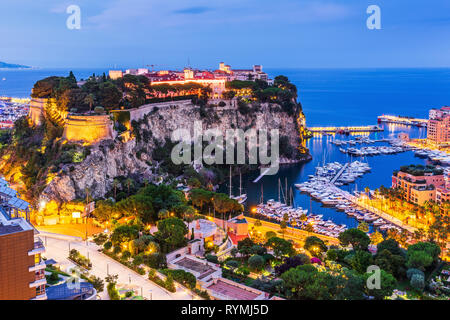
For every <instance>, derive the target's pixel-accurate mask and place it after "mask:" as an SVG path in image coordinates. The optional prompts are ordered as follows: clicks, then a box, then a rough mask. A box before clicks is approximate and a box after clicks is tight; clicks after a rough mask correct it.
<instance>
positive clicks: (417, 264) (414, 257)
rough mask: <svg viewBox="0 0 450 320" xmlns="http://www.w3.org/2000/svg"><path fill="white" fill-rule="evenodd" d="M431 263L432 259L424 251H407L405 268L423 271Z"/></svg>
mask: <svg viewBox="0 0 450 320" xmlns="http://www.w3.org/2000/svg"><path fill="white" fill-rule="evenodd" d="M432 263H433V257H432V256H430V255H429V254H428V253H427V252H425V251H411V252H410V251H408V260H407V262H406V267H408V268H416V269H420V270H422V271H423V270H425V269H426V268H427V267H429V266H430V265H431V264H432Z"/></svg>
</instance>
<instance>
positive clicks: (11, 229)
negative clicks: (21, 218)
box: [0, 223, 23, 236]
mask: <svg viewBox="0 0 450 320" xmlns="http://www.w3.org/2000/svg"><path fill="white" fill-rule="evenodd" d="M20 231H23V229H22V227H21V226H20V225H3V224H1V223H0V235H1V236H2V235H5V234H10V233H15V232H20Z"/></svg>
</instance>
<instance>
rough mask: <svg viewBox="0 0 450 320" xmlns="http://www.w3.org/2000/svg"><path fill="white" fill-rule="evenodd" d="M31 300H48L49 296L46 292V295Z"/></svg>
mask: <svg viewBox="0 0 450 320" xmlns="http://www.w3.org/2000/svg"><path fill="white" fill-rule="evenodd" d="M31 300H47V294H46V293H45V292H44V293H42V294H40V295H38V296H36V298H33V299H31Z"/></svg>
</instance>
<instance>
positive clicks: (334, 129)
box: [308, 125, 384, 134]
mask: <svg viewBox="0 0 450 320" xmlns="http://www.w3.org/2000/svg"><path fill="white" fill-rule="evenodd" d="M308 130H309V131H311V132H312V133H344V134H346V133H364V132H380V131H384V129H383V128H380V127H379V126H377V125H375V126H349V127H310V128H308Z"/></svg>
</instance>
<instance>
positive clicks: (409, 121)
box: [378, 114, 428, 127]
mask: <svg viewBox="0 0 450 320" xmlns="http://www.w3.org/2000/svg"><path fill="white" fill-rule="evenodd" d="M378 122H385V123H393V124H403V125H407V126H414V127H427V125H428V120H427V119H419V118H410V117H402V116H390V115H385V114H383V115H381V116H378Z"/></svg>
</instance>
